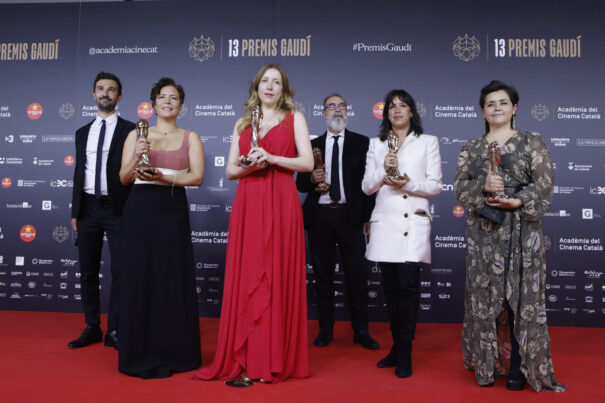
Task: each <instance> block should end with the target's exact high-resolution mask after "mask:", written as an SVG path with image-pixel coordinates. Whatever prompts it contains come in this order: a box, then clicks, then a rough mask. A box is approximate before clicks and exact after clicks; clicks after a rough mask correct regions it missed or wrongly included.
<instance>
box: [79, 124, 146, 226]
mask: <svg viewBox="0 0 605 403" xmlns="http://www.w3.org/2000/svg"><path fill="white" fill-rule="evenodd" d="M93 122H94V120H93V121H92V122H90V123H89V124H87V125H86V126H83V127H81V128H79V129H78V130H77V131H76V169H75V171H74V192H73V197H72V201H71V217H72V218H78V216H79V215H80V207H81V205H82V194H83V193H84V171H85V167H86V143H87V142H88V132H89V131H90V126H91V125H92V124H93ZM134 128H135V124H134V123H132V122H129V121H128V120H124V119H122V118H121V117H119V116H118V122H117V123H116V129H115V131H114V133H113V137H112V139H111V145H110V147H109V155H108V157H107V167H106V174H107V192H108V195H109V201H110V204H111V209H112V210H113V212H114V214H116V215H119V216H121V215H122V210H123V209H124V203H125V202H126V198H127V197H128V193H129V192H130V186H124V185H122V182H120V167H121V165H122V149H123V148H124V141H126V137H128V133H130V131H132V130H134Z"/></svg>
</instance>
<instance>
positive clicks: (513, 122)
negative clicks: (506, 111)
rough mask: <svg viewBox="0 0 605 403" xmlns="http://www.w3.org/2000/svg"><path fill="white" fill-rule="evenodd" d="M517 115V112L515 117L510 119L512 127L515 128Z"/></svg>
mask: <svg viewBox="0 0 605 403" xmlns="http://www.w3.org/2000/svg"><path fill="white" fill-rule="evenodd" d="M515 116H516V114H515V115H513V117H512V118H511V120H510V127H512V128H513V129H514V128H515Z"/></svg>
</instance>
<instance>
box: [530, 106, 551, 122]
mask: <svg viewBox="0 0 605 403" xmlns="http://www.w3.org/2000/svg"><path fill="white" fill-rule="evenodd" d="M530 113H531V117H532V118H534V119H536V120H537V121H538V122H543V121H545V120H546V119H548V116H549V115H550V110H549V109H548V106H546V105H544V104H536V105H534V106H532V107H531V110H530Z"/></svg>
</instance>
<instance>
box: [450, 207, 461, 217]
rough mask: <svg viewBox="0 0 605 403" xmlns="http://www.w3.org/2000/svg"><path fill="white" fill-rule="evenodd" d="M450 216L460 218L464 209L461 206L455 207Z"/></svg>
mask: <svg viewBox="0 0 605 403" xmlns="http://www.w3.org/2000/svg"><path fill="white" fill-rule="evenodd" d="M452 214H453V215H454V217H458V218H460V217H462V216H463V215H464V207H462V206H455V207H454V209H453V210H452Z"/></svg>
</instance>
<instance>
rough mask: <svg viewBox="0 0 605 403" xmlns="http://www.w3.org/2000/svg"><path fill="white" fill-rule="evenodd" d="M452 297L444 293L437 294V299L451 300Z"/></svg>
mask: <svg viewBox="0 0 605 403" xmlns="http://www.w3.org/2000/svg"><path fill="white" fill-rule="evenodd" d="M451 298H452V296H451V295H450V294H446V293H443V292H442V293H440V294H439V299H451Z"/></svg>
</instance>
